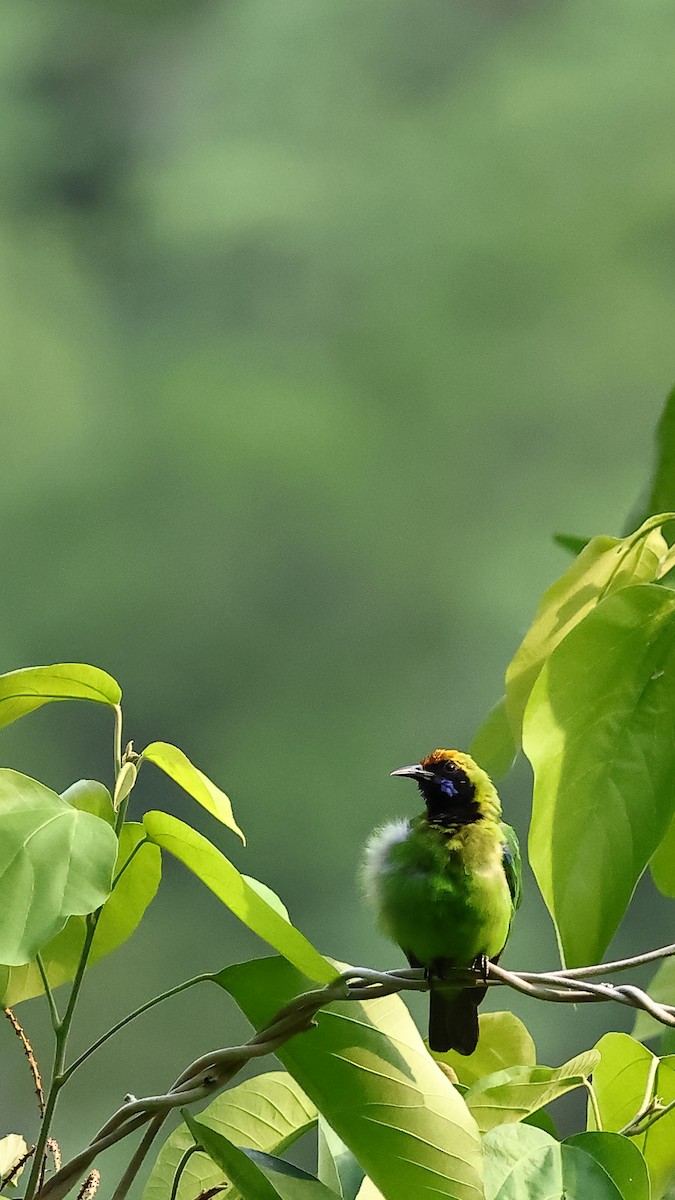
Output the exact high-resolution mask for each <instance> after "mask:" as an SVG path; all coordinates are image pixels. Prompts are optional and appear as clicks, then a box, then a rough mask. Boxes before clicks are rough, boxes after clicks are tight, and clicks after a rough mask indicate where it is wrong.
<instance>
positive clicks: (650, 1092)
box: [619, 1058, 660, 1137]
mask: <svg viewBox="0 0 675 1200" xmlns="http://www.w3.org/2000/svg"><path fill="white" fill-rule="evenodd" d="M659 1061H660V1060H659V1059H658V1058H652V1061H651V1062H650V1064H649V1070H648V1072H647V1083H646V1086H645V1092H644V1096H643V1097H642V1104H641V1105H640V1107H639V1109H638V1110H637V1112H636V1114H635V1116H634V1117H633V1118H632V1120H630V1121H629V1122H628V1124H627V1125H624V1127H623V1129H620V1130H619V1133H623V1134H624V1135H625V1136H626V1137H637V1135H638V1134H639V1133H642V1128H641V1125H642V1121H643V1120H644V1119H645V1117H650V1116H651V1115H652V1113H653V1111H654V1086H655V1084H656V1075H657V1072H658V1069H659ZM630 1131H632V1132H630Z"/></svg>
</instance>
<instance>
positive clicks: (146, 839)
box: [110, 837, 150, 892]
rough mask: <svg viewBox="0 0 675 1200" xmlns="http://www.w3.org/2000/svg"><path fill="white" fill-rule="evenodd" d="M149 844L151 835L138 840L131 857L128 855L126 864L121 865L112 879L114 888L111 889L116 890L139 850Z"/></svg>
mask: <svg viewBox="0 0 675 1200" xmlns="http://www.w3.org/2000/svg"><path fill="white" fill-rule="evenodd" d="M149 844H150V838H149V837H144V838H141V840H140V842H138V844H137V845H136V846H134V848H133V850H132V851H131V854H130V855H129V857H128V859H127V861H126V862H125V864H124V866H122V867H120V869H119V871H118V872H117V874H116V876H115V878H114V879H113V881H112V888H111V889H110V890H111V891H113V892H114V891H115V888H116V887H117V885H118V883H119V881H120V879H121V878H122V876H123V875H124V872H125V871H126V869H127V867H130V866H131V864H132V862H133V861H134V859H135V857H136V855H137V854H138V851H139V850H142V849H143V847H144V846H148V845H149Z"/></svg>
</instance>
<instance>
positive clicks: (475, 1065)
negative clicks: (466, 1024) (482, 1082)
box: [431, 1012, 537, 1086]
mask: <svg viewBox="0 0 675 1200" xmlns="http://www.w3.org/2000/svg"><path fill="white" fill-rule="evenodd" d="M478 1025H479V1030H480V1035H479V1038H478V1045H477V1047H476V1049H475V1050H474V1052H473V1054H469V1055H464V1054H458V1053H457V1052H456V1051H455V1050H448V1051H447V1052H446V1053H445V1054H439V1053H437V1052H436V1051H431V1053H432V1054H433V1056H434V1058H435V1059H436V1062H442V1063H445V1064H446V1065H447V1066H449V1067H452V1068H453V1070H454V1071H455V1073H456V1075H457V1078H458V1080H459V1082H460V1083H464V1084H467V1086H470V1085H471V1084H473V1083H476V1082H477V1081H478V1080H479V1079H481V1078H482V1077H483V1076H484V1075H492V1074H494V1072H495V1071H502V1070H504V1069H505V1068H506V1067H516V1066H525V1067H528V1066H530V1067H533V1066H534V1065H535V1064H536V1061H537V1052H536V1049H535V1045H534V1042H533V1040H532V1037H531V1035H530V1033H529V1031H528V1029H527V1028H526V1026H525V1025H524V1024H523V1022H522V1021H521V1020H519V1018H518V1017H516V1016H515V1015H514V1014H513V1013H511V1012H489V1013H481V1014H480V1016H479V1018H478Z"/></svg>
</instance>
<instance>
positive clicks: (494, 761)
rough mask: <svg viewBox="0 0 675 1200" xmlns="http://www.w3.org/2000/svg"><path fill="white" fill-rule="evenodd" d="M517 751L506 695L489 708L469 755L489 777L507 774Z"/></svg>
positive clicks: (499, 777)
mask: <svg viewBox="0 0 675 1200" xmlns="http://www.w3.org/2000/svg"><path fill="white" fill-rule="evenodd" d="M517 753H518V746H517V745H516V742H515V741H514V737H513V732H512V730H511V724H510V722H509V717H508V713H507V711H506V696H502V698H501V700H498V701H497V703H496V704H495V706H494V708H491V709H490V711H489V713H488V715H487V717H486V718H485V720H484V721H483V724H482V725H481V726H480V728H479V730H478V732H477V733H476V735H475V737H474V739H473V741H472V743H471V755H472V757H473V758H475V760H476V762H479V763H480V765H481V766H482V768H483V770H484V771H487V773H488V775H489V776H490V778H491V779H496V780H499V779H503V778H504V776H505V775H508V773H509V771H510V770H511V767H512V766H513V763H514V759H515V757H516V754H517Z"/></svg>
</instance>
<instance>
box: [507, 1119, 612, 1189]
mask: <svg viewBox="0 0 675 1200" xmlns="http://www.w3.org/2000/svg"><path fill="white" fill-rule="evenodd" d="M483 1151H484V1154H485V1167H484V1171H485V1200H560V1197H562V1195H563V1187H562V1159H561V1154H560V1146H559V1144H558V1142H556V1140H555V1138H552V1137H551V1136H550V1134H548V1133H545V1131H544V1130H543V1129H535V1128H534V1127H533V1126H531V1125H498V1126H496V1127H495V1128H494V1129H491V1130H490V1132H489V1133H488V1134H486V1136H485V1137H484V1138H483ZM586 1200H591V1197H586ZM593 1200H595V1197H593Z"/></svg>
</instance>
